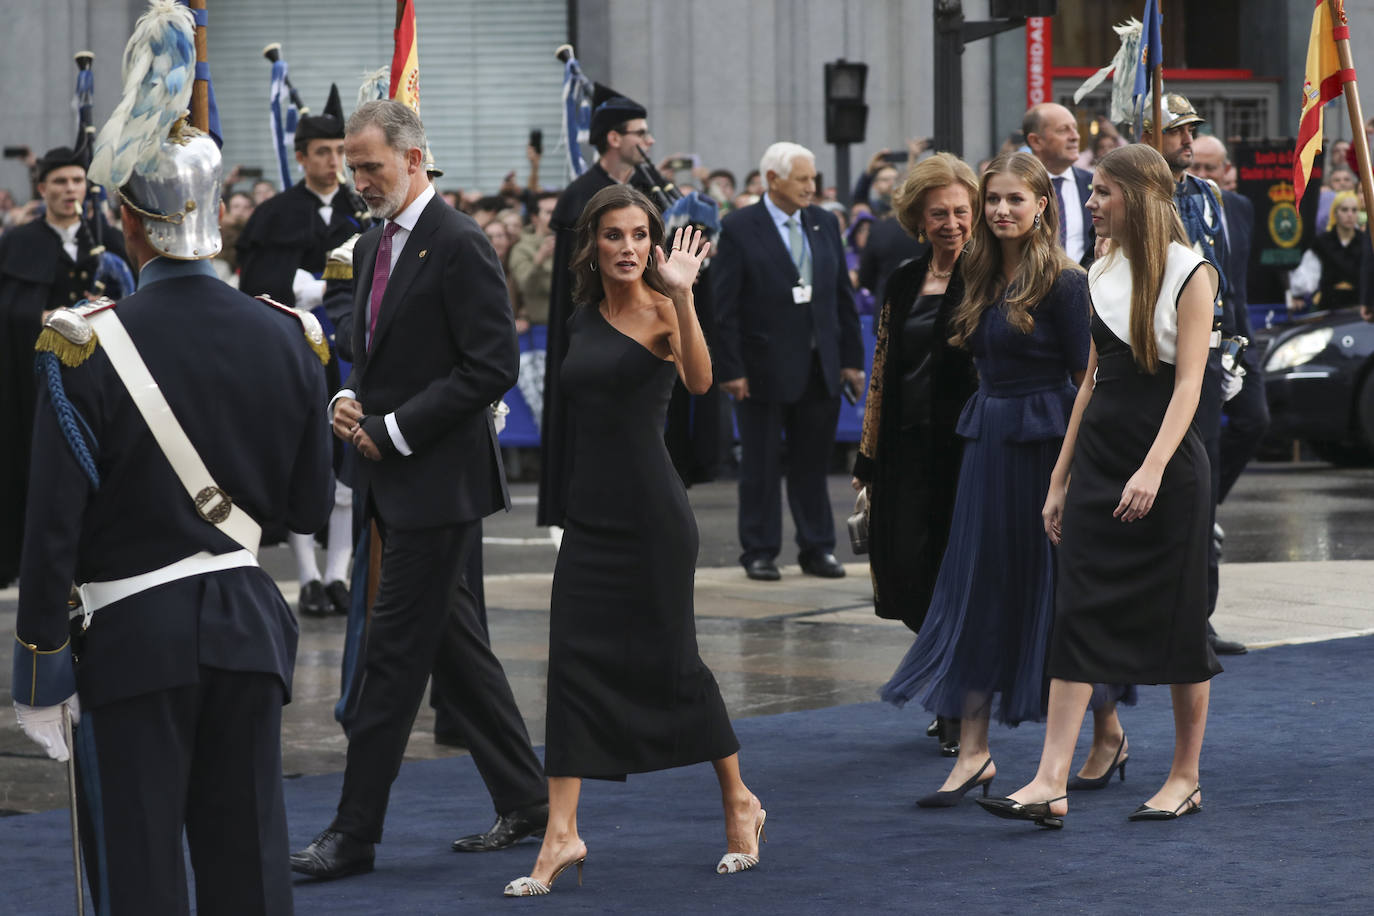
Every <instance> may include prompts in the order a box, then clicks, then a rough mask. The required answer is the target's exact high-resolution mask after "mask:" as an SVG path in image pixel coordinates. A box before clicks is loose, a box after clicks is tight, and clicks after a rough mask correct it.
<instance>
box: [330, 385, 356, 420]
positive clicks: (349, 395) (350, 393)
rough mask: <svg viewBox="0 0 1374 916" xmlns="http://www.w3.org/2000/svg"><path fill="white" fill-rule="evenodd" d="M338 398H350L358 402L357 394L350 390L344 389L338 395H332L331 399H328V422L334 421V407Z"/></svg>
mask: <svg viewBox="0 0 1374 916" xmlns="http://www.w3.org/2000/svg"><path fill="white" fill-rule="evenodd" d="M339 398H352V399H353V400H355V401H356V400H358V392H356V391H354V390H353V389H352V388H344V389H342V390H341V391H340V392H339V393H338V394H336V395H334V396H333V397H332V398H330V399H329V419H330V420H333V419H334V405H335V404H337V403H338V402H339Z"/></svg>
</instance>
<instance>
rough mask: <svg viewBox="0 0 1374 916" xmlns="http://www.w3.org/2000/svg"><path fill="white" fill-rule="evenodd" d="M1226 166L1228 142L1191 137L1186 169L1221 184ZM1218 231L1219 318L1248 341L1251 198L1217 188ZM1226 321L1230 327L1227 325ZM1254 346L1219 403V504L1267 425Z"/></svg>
mask: <svg viewBox="0 0 1374 916" xmlns="http://www.w3.org/2000/svg"><path fill="white" fill-rule="evenodd" d="M1228 165H1230V158H1229V157H1228V155H1227V152H1226V144H1224V143H1222V142H1221V141H1220V140H1218V139H1217V138H1216V137H1213V136H1210V135H1209V136H1204V137H1197V138H1196V139H1194V140H1193V164H1192V166H1191V167H1190V168H1189V169H1188V171H1190V172H1192V173H1193V174H1194V175H1196V176H1198V177H1199V178H1203V179H1206V180H1208V181H1211V182H1213V183H1214V184H1216V185H1217V186H1218V187H1220V183H1221V176H1222V175H1223V174H1224V173H1225V172H1226V167H1227V166H1228ZM1221 219H1222V229H1223V231H1224V232H1225V234H1226V247H1227V251H1228V253H1229V259H1228V262H1227V264H1226V280H1227V284H1228V286H1229V295H1230V303H1229V304H1228V311H1229V312H1230V321H1229V322H1223V327H1222V334H1223V336H1229V337H1236V336H1239V337H1244V338H1245V339H1246V340H1248V341H1250V342H1251V343H1252V344H1253V343H1254V340H1255V335H1254V332H1253V331H1252V330H1251V328H1250V311H1249V308H1248V306H1249V302H1250V300H1249V298H1248V293H1247V292H1246V290H1247V288H1248V285H1247V284H1248V275H1249V272H1250V237H1251V235H1252V234H1253V232H1254V227H1255V207H1254V205H1253V204H1251V203H1250V199H1249V198H1247V197H1245V196H1243V195H1241V194H1237V193H1236V192H1234V191H1222V192H1221ZM1228 325H1229V326H1228ZM1258 353H1259V350H1258V348H1256V347H1251V348H1249V349H1247V350H1246V351H1245V354H1244V356H1243V357H1242V364H1243V366H1244V369H1245V373H1244V375H1243V377H1242V379H1241V386H1240V390H1239V391H1237V392H1236V393H1235V394H1234V395H1233V396H1232V397H1231V398H1230V399H1229V400H1227V401H1226V402H1225V403H1223V404H1222V413H1224V414H1225V415H1226V425H1225V426H1223V427H1222V430H1221V482H1220V489H1219V490H1218V492H1217V502H1218V503H1220V502H1224V501H1225V500H1226V494H1228V493H1230V492H1231V487H1233V486H1235V483H1236V481H1237V480H1239V479H1240V475H1241V473H1242V472H1243V471H1244V470H1245V466H1246V465H1247V464H1249V463H1250V459H1251V458H1253V457H1254V455H1255V450H1256V449H1258V448H1259V444H1260V440H1261V439H1263V438H1264V432H1265V430H1266V429H1268V428H1269V403H1268V401H1267V400H1266V398H1265V394H1264V371H1263V369H1262V368H1261V367H1260V363H1259V357H1258V356H1257V355H1256V354H1258Z"/></svg>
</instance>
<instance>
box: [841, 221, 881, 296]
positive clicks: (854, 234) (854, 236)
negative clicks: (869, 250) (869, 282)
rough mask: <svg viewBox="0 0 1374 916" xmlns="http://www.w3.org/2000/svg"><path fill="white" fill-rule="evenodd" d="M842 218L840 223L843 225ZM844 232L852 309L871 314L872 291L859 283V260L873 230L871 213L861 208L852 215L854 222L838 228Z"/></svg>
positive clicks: (845, 258)
mask: <svg viewBox="0 0 1374 916" xmlns="http://www.w3.org/2000/svg"><path fill="white" fill-rule="evenodd" d="M844 222H845V221H844V220H843V219H841V220H840V225H841V226H844ZM840 231H841V232H842V233H843V234H844V263H845V267H847V268H848V269H849V284H850V285H851V286H853V287H854V310H855V311H856V312H858V313H859V314H860V315H872V314H873V304H874V303H873V293H871V292H870V291H868V290H867V289H865V288H864V287H862V286H860V285H859V261H860V260H861V259H862V258H863V253H864V248H866V247H868V237H869V235H870V234H871V233H872V231H873V214H872V213H870V212H868V211H867V210H861V211H859V212H858V213H857V214H856V215H855V216H854V222H853V223H852V224H851V225H849V226H848V227H846V228H842V229H841V230H840Z"/></svg>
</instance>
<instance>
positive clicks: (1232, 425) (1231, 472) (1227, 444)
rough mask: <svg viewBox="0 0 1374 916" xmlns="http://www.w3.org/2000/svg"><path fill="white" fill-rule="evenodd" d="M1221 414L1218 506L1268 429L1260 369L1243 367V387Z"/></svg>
mask: <svg viewBox="0 0 1374 916" xmlns="http://www.w3.org/2000/svg"><path fill="white" fill-rule="evenodd" d="M1221 410H1222V412H1223V413H1225V414H1226V427H1225V428H1224V429H1223V430H1222V431H1221V489H1220V490H1219V491H1218V496H1217V502H1225V501H1226V494H1228V493H1230V492H1231V488H1232V487H1233V486H1235V485H1236V481H1237V480H1239V479H1240V475H1241V474H1242V473H1243V472H1244V471H1245V466H1246V465H1247V464H1249V463H1250V459H1251V458H1253V457H1255V450H1256V449H1258V448H1259V444H1260V440H1261V439H1263V438H1264V433H1265V430H1267V429H1268V428H1269V401H1268V400H1267V399H1266V397H1265V394H1264V372H1263V370H1262V369H1261V368H1260V367H1259V366H1257V365H1250V364H1249V363H1247V364H1246V367H1245V384H1244V385H1243V386H1242V387H1241V389H1240V393H1239V394H1237V395H1236V396H1235V397H1233V398H1232V399H1231V400H1229V401H1227V402H1226V403H1225V404H1223V405H1222V406H1221Z"/></svg>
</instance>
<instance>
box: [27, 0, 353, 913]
mask: <svg viewBox="0 0 1374 916" xmlns="http://www.w3.org/2000/svg"><path fill="white" fill-rule="evenodd" d="M192 43H193V20H192V18H191V15H190V13H189V11H186V10H185V8H184V7H180V6H175V5H172V4H158V5H156V6H154V7H153V9H152V10H151V11H150V12H149V13H148V14H146V15H145V16H144V18H143V19H141V20H140V21H139V24H138V26H137V29H136V32H135V38H134V40H133V41H132V42H131V43H130V44H131V46H130V48H129V49H128V51H127V53H126V57H125V60H131V61H135V62H138V61H152V60H153V59H154V57H155V55H154V54H153V52H152V49H151V46H152V45H154V44H156V45H158V46H160V47H191V46H192ZM131 66H133V67H135V68H137V67H138V63H135V64H133V65H131ZM143 66H145V67H149V65H148V64H144V65H143ZM145 75H146V74H145ZM155 83H156V81H154V80H152V79H145V78H140V74H138V73H135V74H133V76H131V78H130V79H129V80H128V81H127V83H126V85H127V86H129V87H131V88H130V89H129V91H130V92H131V93H134V94H135V96H136V97H135V98H133V99H126V100H125V102H126V103H127V104H122V105H121V106H120V107H119V108H117V109H116V112H118V111H120V110H124V111H128V110H130V108H131V107H132V108H133V109H134V110H137V111H139V112H140V116H138V117H133V118H130V117H127V116H124V117H121V116H119V115H118V114H116V116H115V117H113V118H112V119H111V121H110V123H108V124H107V125H106V126H105V128H104V129H103V130H102V131H101V134H100V138H99V140H98V141H97V145H96V149H95V156H94V159H93V161H92V163H91V177H92V180H94V181H98V182H99V183H100V184H101V185H102V186H104V187H107V188H112V189H113V188H118V189H119V190H118V199H119V202H120V204H121V218H122V222H123V227H124V234H125V241H126V243H127V246H128V251H129V253H130V255H131V256H132V257H133V258H134V260H135V262H136V263H138V264H139V265H140V267H141V271H140V275H139V288H138V291H137V292H135V293H134V294H133V295H130V296H127V297H125V298H124V299H122V300H120V302H119V303H118V305H117V306H116V304H115V303H114V302H111V301H110V300H108V299H98V300H94V301H88V302H83V303H80V304H79V305H78V306H77V307H75V308H63V309H58V310H57V311H55V312H54V313H53V314H52V315H51V316H49V318H48V319H47V321H46V322H45V325H44V329H43V331H42V333H41V334H40V335H39V336H38V342H37V350H38V351H39V355H38V358H37V367H38V371H39V378H40V387H39V392H38V400H37V404H36V407H35V413H34V435H33V461H32V465H31V471H30V474H31V484H30V489H29V511H28V516H27V521H26V528H25V540H24V557H23V568H22V571H21V583H20V597H19V609H18V615H17V618H16V622H15V641H14V661H13V674H12V679H11V682H10V683H11V684H12V685H14V686H13V694H14V703H15V709H16V712H17V714H18V717H19V723H20V726H21V727H22V728H23V730H24V732H25V734H26V735H28V736H29V737H30V738H31V739H33V740H34V741H35V742H36V743H37V744H39V745H40V746H41V747H42V748H43V749H44V750H45V751H46V752H47V753H48V755H49V756H51V757H53V758H55V759H57V760H68V759H69V757H70V756H71V755H72V754H74V755H75V760H76V765H77V769H78V770H79V778H78V779H77V783H78V808H79V814H80V819H81V831H80V833H81V841H82V846H83V851H84V856H85V865H86V874H87V875H88V876H89V878H90V882H89V884H90V890H91V894H92V896H93V898H94V900H95V904H96V907H97V909H98V910H99V912H101V913H114V914H124V913H174V912H185V911H186V910H187V907H188V901H187V899H186V897H187V886H188V880H187V876H186V873H185V871H186V870H185V860H184V858H183V852H182V838H183V834H184V836H185V839H186V841H187V843H188V844H189V847H190V861H191V863H192V866H193V868H194V870H195V894H196V903H197V906H198V909H199V911H200V912H232V913H287V912H290V911H291V906H292V904H291V880H290V872H289V870H288V868H287V833H286V811H285V805H284V802H283V797H282V771H281V707H282V704H283V703H284V702H286V701H287V700H288V699H289V697H290V689H291V679H292V672H293V669H294V663H295V652H296V637H297V631H296V623H295V620H294V619H293V617H292V615H291V611H290V608H289V607H287V605H286V602H285V601H284V600H283V599H282V596H281V593H280V592H279V591H278V590H277V587H276V585H275V584H274V583H273V581H272V578H271V577H270V576H269V575H268V574H267V573H266V572H264V571H263V570H262V569H261V567H260V566H259V565H258V561H257V556H256V554H257V549H258V544H259V538H260V536H261V533H262V528H263V527H264V526H274V525H275V526H283V527H290V528H295V529H298V530H305V531H309V530H314V529H316V528H318V527H319V526H320V525H322V524H324V521H325V519H326V517H327V516H328V513H329V507H330V502H331V501H330V492H329V487H328V480H329V478H328V469H329V461H330V444H329V427H328V423H327V421H326V419H325V407H326V401H325V387H324V384H325V381H324V370H323V368H322V366H321V361H322V359H325V358H327V356H328V351H327V349H326V345H325V341H324V335H323V333H322V331H321V330H320V327H319V324H318V322H316V321H315V320H314V318H313V317H312V316H310V315H308V314H302V313H297V312H294V311H292V310H291V309H288V308H285V307H281V306H276V305H273V304H269V303H266V302H261V301H256V300H254V299H252V298H249V297H248V296H246V295H244V294H243V293H241V292H239V291H237V290H234V289H232V288H231V287H229V286H227V285H226V284H224V283H223V282H221V281H220V280H218V279H217V278H216V276H215V273H214V271H213V269H212V268H211V266H210V265H209V264H208V263H207V260H206V259H208V258H212V257H214V256H215V255H216V254H218V252H219V250H220V236H219V226H218V217H219V210H220V207H219V194H220V185H221V159H220V153H219V149H218V147H217V146H216V145H215V143H214V141H213V140H212V139H211V138H210V137H209V136H207V135H206V134H204V133H202V132H201V131H199V130H196V129H195V128H191V127H187V126H185V122H184V121H181V120H175V121H174V119H176V118H177V117H178V115H179V114H181V113H183V112H184V111H185V109H186V108H187V107H188V103H189V97H190V94H191V81H190V80H186V81H185V88H184V90H183V91H181V92H179V93H177V94H176V95H175V96H173V97H172V98H170V99H165V100H163V99H160V98H156V97H151V98H150V97H148V96H147V95H146V94H145V87H146V86H149V85H154V84H155ZM164 107H165V109H166V110H165V111H164V110H162V109H163V108H164ZM149 112H151V113H152V115H151V118H150V116H149ZM159 115H161V117H158V116H159ZM169 123H170V124H172V126H171V130H170V132H167V128H166V127H164V126H159V125H167V124H169ZM150 127H151V129H150ZM129 149H139V150H140V151H141V152H140V155H139V156H138V157H134V156H124V155H121V152H122V151H127V150H129ZM135 160H137V161H135ZM245 367H251V371H246V370H245ZM73 582H76V583H78V587H77V593H78V594H79V595H80V598H81V604H82V614H81V615H80V616H78V617H77V618H75V619H73V620H72V621H71V624H70V625H69V620H68V617H69V611H68V596H69V594H70V593H71V592H72V583H73ZM73 725H75V726H76V728H75V732H74V733H73V731H72V728H71V726H73Z"/></svg>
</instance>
